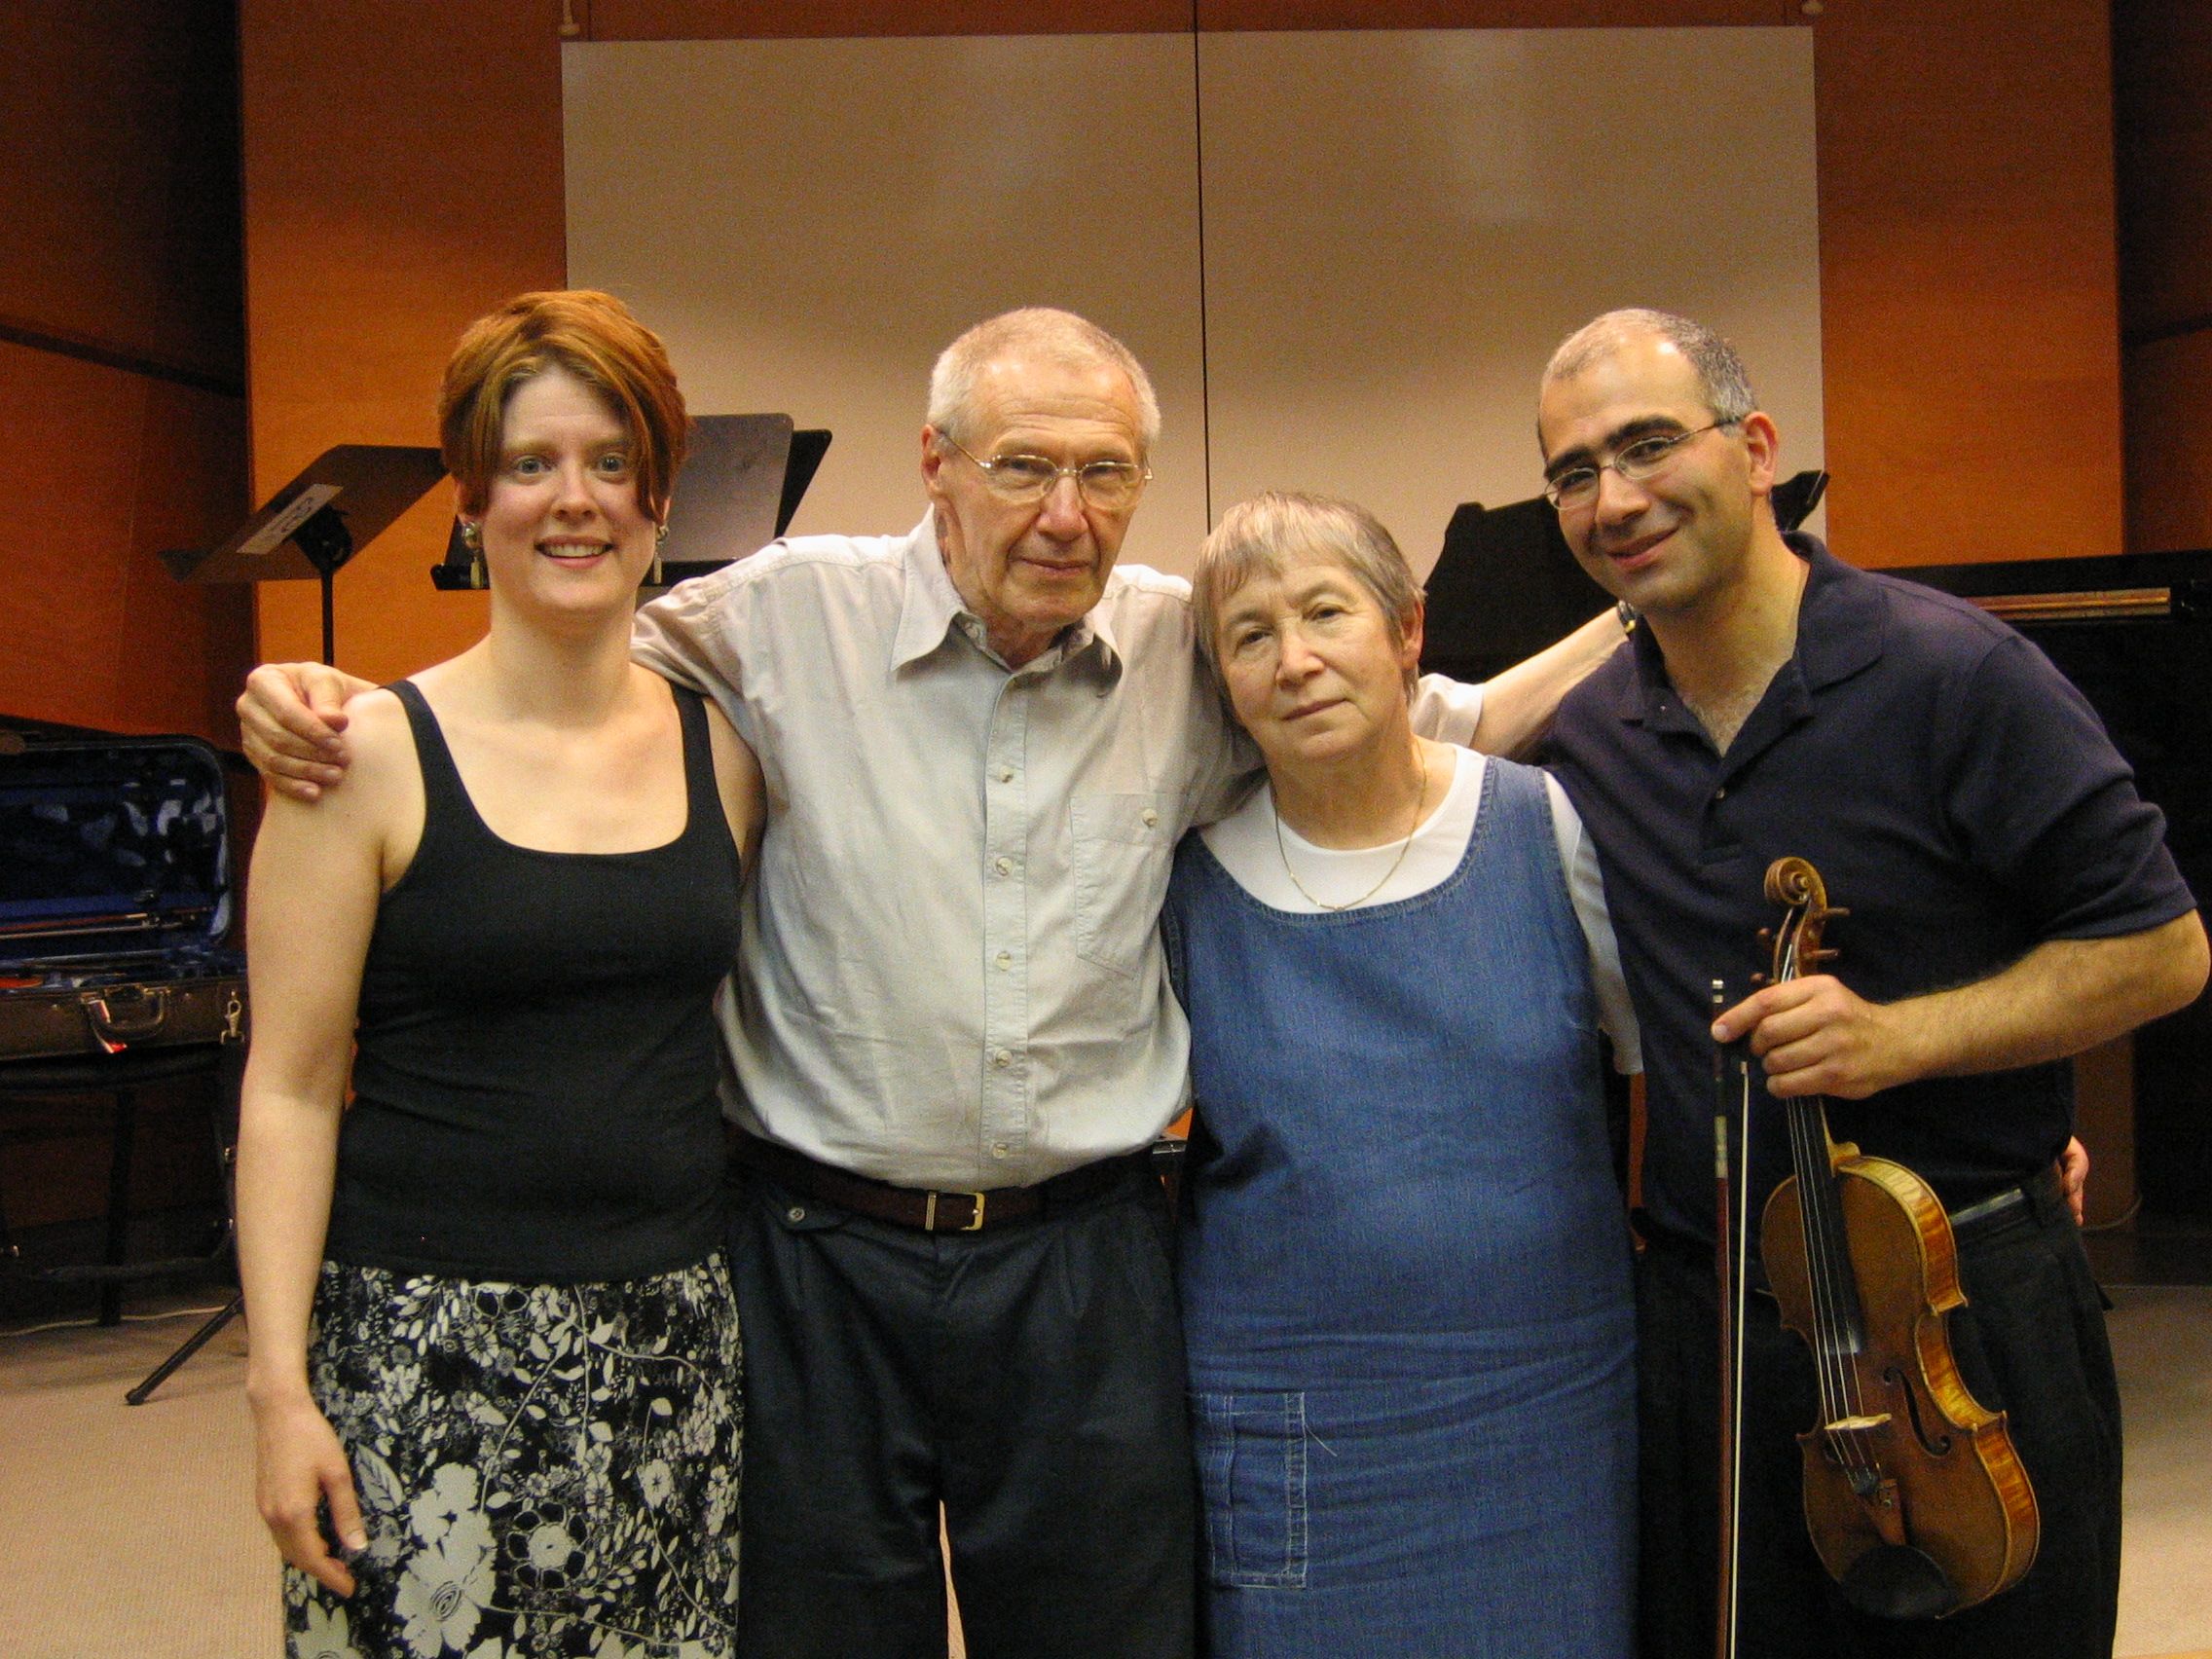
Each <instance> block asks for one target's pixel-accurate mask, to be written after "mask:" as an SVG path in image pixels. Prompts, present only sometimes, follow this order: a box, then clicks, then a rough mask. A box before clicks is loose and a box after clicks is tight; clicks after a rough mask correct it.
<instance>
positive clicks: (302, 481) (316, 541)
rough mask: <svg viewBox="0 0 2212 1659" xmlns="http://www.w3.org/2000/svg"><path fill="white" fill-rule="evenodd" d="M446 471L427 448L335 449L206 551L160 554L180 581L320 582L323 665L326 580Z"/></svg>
mask: <svg viewBox="0 0 2212 1659" xmlns="http://www.w3.org/2000/svg"><path fill="white" fill-rule="evenodd" d="M445 474H446V469H445V463H444V462H443V461H439V459H438V452H437V451H436V450H434V449H424V448H421V447H419V446H416V445H413V444H340V445H338V446H337V447H336V448H335V449H327V450H324V451H323V452H322V454H321V455H320V456H319V457H317V458H316V460H315V461H314V464H313V465H312V466H310V467H309V468H308V469H307V470H306V471H304V472H302V473H301V474H300V475H299V476H298V477H297V478H295V479H293V480H292V481H291V482H290V483H289V484H287V485H285V486H284V487H283V489H281V490H279V491H277V492H276V495H274V496H272V497H270V498H269V503H268V505H266V506H264V507H263V508H262V509H261V510H260V511H259V512H257V513H255V514H254V515H253V517H252V518H250V519H248V520H246V522H245V523H244V524H243V525H242V526H241V527H240V529H239V532H238V534H237V535H233V536H232V537H231V538H230V539H229V540H228V541H226V542H224V543H223V545H222V546H220V547H218V548H216V549H215V550H214V551H213V552H212V553H203V552H200V551H198V550H197V549H184V550H180V551H173V552H165V553H164V554H163V555H162V560H163V562H164V563H165V564H166V565H167V566H168V568H169V571H170V573H171V574H172V575H174V576H175V577H176V578H177V580H179V581H192V582H270V581H289V580H298V579H302V578H305V577H309V576H313V577H314V578H315V579H316V580H318V581H319V582H321V584H322V660H323V661H324V662H326V663H327V662H331V661H333V660H334V659H335V657H336V654H337V652H336V648H335V634H336V630H335V628H334V626H333V611H332V605H331V591H330V585H331V578H332V577H334V576H335V575H337V573H338V568H339V567H340V566H341V565H343V564H345V563H346V561H347V560H349V559H350V558H352V556H353V555H354V554H356V553H358V552H359V551H360V550H361V549H362V548H364V547H366V546H367V545H368V544H369V543H370V542H372V541H374V540H375V539H376V538H377V537H378V536H379V535H383V534H384V532H385V530H386V529H387V527H388V526H389V525H390V524H391V522H392V520H394V519H396V518H398V517H399V515H400V514H401V513H403V512H405V511H406V510H407V509H408V508H409V507H411V506H413V505H414V504H415V503H416V502H417V501H419V500H421V499H422V498H423V497H424V496H425V495H427V494H428V493H429V489H430V486H431V485H433V484H435V483H436V482H437V481H438V480H439V479H441V478H443V477H444V476H445Z"/></svg>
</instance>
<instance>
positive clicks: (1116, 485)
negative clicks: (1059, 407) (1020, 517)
mask: <svg viewBox="0 0 2212 1659" xmlns="http://www.w3.org/2000/svg"><path fill="white" fill-rule="evenodd" d="M938 438H939V440H940V442H941V443H943V444H944V446H945V447H946V448H947V449H951V450H956V451H958V452H959V453H960V454H961V455H963V456H967V458H968V461H969V462H970V463H971V464H972V465H973V466H974V467H975V468H976V470H977V472H980V473H981V474H982V475H983V482H984V483H986V484H988V485H989V486H990V487H991V492H992V494H994V495H996V496H998V497H1000V498H1003V499H1005V500H1009V501H1019V502H1021V503H1022V504H1024V505H1027V504H1029V503H1031V502H1035V501H1042V500H1043V499H1044V498H1046V497H1047V496H1049V495H1051V493H1052V487H1053V486H1054V485H1055V484H1057V483H1059V481H1060V480H1061V479H1063V478H1072V479H1074V480H1075V488H1076V493H1077V494H1078V495H1079V496H1081V497H1082V498H1083V499H1084V502H1085V503H1086V504H1087V505H1088V506H1093V507H1096V508H1097V509H1098V510H1099V511H1100V512H1103V513H1112V512H1121V511H1123V510H1124V509H1125V508H1127V507H1128V506H1130V505H1131V504H1132V503H1133V502H1134V501H1135V500H1136V498H1137V497H1138V496H1140V495H1141V494H1143V492H1144V487H1145V485H1146V484H1148V483H1150V482H1151V480H1152V468H1151V467H1149V466H1142V465H1139V464H1138V463H1137V462H1136V461H1084V462H1082V463H1081V464H1080V465H1077V466H1062V465H1060V464H1059V463H1058V462H1057V461H1049V460H1047V459H1046V458H1045V457H1044V456H1041V455H996V456H993V457H992V458H991V459H990V460H989V461H983V460H980V459H978V458H977V457H976V456H973V455H969V453H968V451H966V450H964V449H961V448H960V446H959V445H958V444H956V443H954V442H953V441H952V440H951V439H950V438H948V437H946V436H945V435H944V434H943V433H942V432H940V433H938Z"/></svg>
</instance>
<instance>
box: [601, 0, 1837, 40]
mask: <svg viewBox="0 0 2212 1659" xmlns="http://www.w3.org/2000/svg"><path fill="white" fill-rule="evenodd" d="M576 17H577V18H578V20H579V22H581V23H582V24H583V26H584V29H585V32H586V34H587V36H588V38H590V39H592V40H756V39H757V40H772V39H789V38H797V39H832V38H839V37H847V36H871V35H957V34H975V35H998V34H1185V33H1188V32H1189V31H1190V29H1191V27H1192V25H1193V22H1194V20H1195V21H1196V23H1197V26H1198V28H1200V29H1517V28H1632V27H1640V26H1654V25H1665V26H1672V27H1681V26H1688V25H1695V24H1711V23H1753V24H1755V23H1795V22H1802V21H1803V20H1804V18H1803V16H1802V13H1801V11H1800V9H1799V5H1798V3H1797V0H1104V3H1101V4H1092V5H1088V6H1080V7H1079V6H1056V7H1049V8H1041V7H1038V6H1036V5H1034V4H1030V5H1023V4H1019V3H1017V0H927V3H917V0H807V3H804V4H790V3H783V4H779V3H777V0H590V5H589V7H588V10H587V9H585V8H583V7H580V6H579V8H578V9H577V12H576Z"/></svg>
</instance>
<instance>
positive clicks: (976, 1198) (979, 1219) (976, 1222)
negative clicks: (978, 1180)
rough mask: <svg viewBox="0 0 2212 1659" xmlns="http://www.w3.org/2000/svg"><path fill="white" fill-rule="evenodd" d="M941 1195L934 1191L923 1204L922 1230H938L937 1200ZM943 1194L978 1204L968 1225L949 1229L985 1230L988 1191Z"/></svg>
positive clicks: (956, 1231) (962, 1230) (961, 1230)
mask: <svg viewBox="0 0 2212 1659" xmlns="http://www.w3.org/2000/svg"><path fill="white" fill-rule="evenodd" d="M942 1196H944V1197H949V1198H966V1199H968V1200H969V1201H970V1202H972V1203H974V1204H975V1206H976V1214H975V1217H974V1219H973V1220H971V1221H970V1222H969V1223H968V1225H967V1226H966V1227H956V1228H952V1229H950V1230H949V1231H951V1232H954V1233H980V1232H982V1231H983V1204H984V1201H985V1200H986V1199H987V1198H989V1197H990V1195H989V1194H988V1193H951V1194H946V1195H942ZM939 1197H940V1195H939V1194H937V1193H932V1194H930V1195H929V1197H928V1198H927V1199H925V1200H924V1202H923V1204H922V1231H923V1232H924V1233H935V1232H936V1231H937V1200H938V1198H939Z"/></svg>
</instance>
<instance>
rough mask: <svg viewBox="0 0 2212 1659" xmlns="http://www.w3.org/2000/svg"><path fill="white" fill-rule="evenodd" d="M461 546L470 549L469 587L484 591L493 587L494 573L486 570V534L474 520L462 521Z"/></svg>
mask: <svg viewBox="0 0 2212 1659" xmlns="http://www.w3.org/2000/svg"><path fill="white" fill-rule="evenodd" d="M461 545H462V546H463V547H465V548H467V549H468V585H469V586H470V587H472V588H477V589H483V588H488V587H490V586H491V585H492V573H491V572H490V571H487V570H486V569H485V568H484V532H483V531H482V530H481V529H480V528H478V526H477V523H476V521H475V520H474V519H462V520H461Z"/></svg>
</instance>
